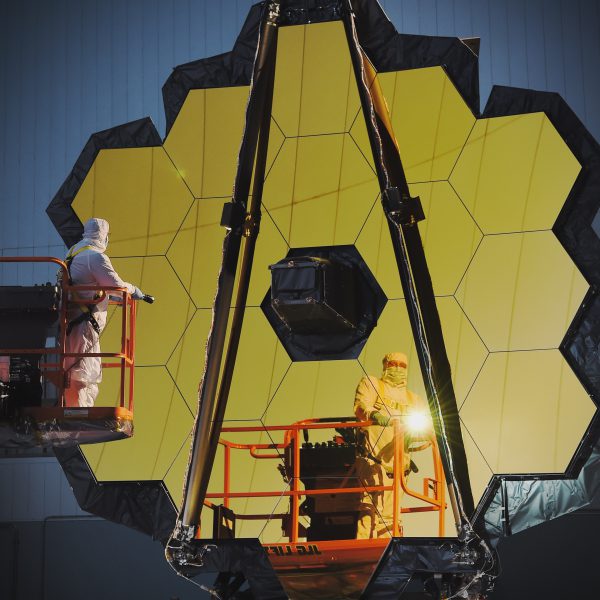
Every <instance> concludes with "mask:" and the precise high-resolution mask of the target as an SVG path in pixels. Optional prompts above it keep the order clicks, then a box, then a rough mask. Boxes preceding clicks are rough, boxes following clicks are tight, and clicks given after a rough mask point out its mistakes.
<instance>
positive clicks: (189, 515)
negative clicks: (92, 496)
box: [167, 0, 279, 562]
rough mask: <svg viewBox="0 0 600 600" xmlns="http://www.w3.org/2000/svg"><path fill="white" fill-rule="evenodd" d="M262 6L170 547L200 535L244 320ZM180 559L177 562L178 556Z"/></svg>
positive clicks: (263, 59)
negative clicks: (195, 411) (228, 218)
mask: <svg viewBox="0 0 600 600" xmlns="http://www.w3.org/2000/svg"><path fill="white" fill-rule="evenodd" d="M263 10H264V12H263V16H262V19H261V26H260V32H259V40H258V44H257V51H256V57H255V61H254V71H253V77H252V84H251V90H250V96H249V100H248V104H247V108H246V126H245V132H244V137H243V139H242V144H241V146H240V151H239V155H238V169H237V173H236V179H235V185H234V192H233V197H232V201H231V206H230V207H229V208H230V209H231V211H230V213H229V214H230V216H231V222H230V223H229V225H230V226H229V227H228V231H227V233H226V234H225V238H224V241H223V260H222V265H221V271H220V273H219V278H218V284H217V294H216V297H215V302H214V306H213V322H212V327H211V330H210V333H209V338H208V343H207V352H206V362H205V367H204V375H203V378H202V382H201V384H200V390H199V411H198V416H197V418H196V422H195V425H194V432H193V438H192V449H191V456H190V462H189V465H188V471H187V474H186V483H185V488H184V494H183V502H182V507H181V510H180V513H179V516H178V519H177V523H176V526H175V530H174V532H173V535H172V537H171V540H170V541H169V544H168V545H167V548H168V549H169V546H170V544H171V542H172V541H179V542H189V541H191V540H192V539H193V538H194V537H196V534H197V532H198V528H199V524H200V513H201V510H202V505H203V502H204V498H205V496H206V490H207V487H208V482H209V479H210V473H211V470H212V465H213V462H214V457H215V453H216V449H217V445H218V442H219V436H220V430H221V426H222V422H223V418H224V415H225V408H226V405H227V399H228V395H229V390H230V387H231V379H232V376H233V370H234V366H235V358H236V355H237V349H238V346H239V339H240V335H241V329H242V323H243V318H244V312H245V304H246V298H247V295H248V288H249V283H250V276H251V270H252V262H253V257H254V248H255V244H256V238H257V236H258V232H259V223H260V215H261V200H262V190H263V182H264V174H265V170H266V159H267V149H268V141H269V130H270V122H271V106H272V99H273V82H274V76H275V53H276V47H277V30H278V27H277V22H278V17H279V2H278V1H276V0H272V1H270V2H268V3H265V6H264V9H263ZM253 170H254V185H253V190H252V201H251V207H250V213H249V214H246V210H247V205H248V196H249V191H250V182H251V179H252V174H253ZM224 215H225V213H224ZM242 237H246V243H245V245H244V252H243V257H242V265H241V271H240V281H239V284H238V293H237V298H236V306H235V309H234V314H233V317H232V326H231V332H230V336H229V344H228V348H227V354H226V358H225V364H224V366H223V374H222V377H221V385H220V388H219V390H218V392H217V386H218V382H219V373H220V371H221V364H222V360H223V352H224V348H225V341H226V334H227V324H228V322H229V311H230V306H231V299H232V297H233V288H234V285H235V275H236V270H237V265H238V262H239V254H240V249H241V240H242ZM176 546H177V544H176ZM171 550H175V548H174V547H172V548H171ZM184 554H185V552H184ZM175 559H176V560H177V557H176V556H175ZM180 559H181V557H180ZM180 562H181V560H180Z"/></svg>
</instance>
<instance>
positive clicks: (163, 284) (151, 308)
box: [101, 256, 195, 366]
mask: <svg viewBox="0 0 600 600" xmlns="http://www.w3.org/2000/svg"><path fill="white" fill-rule="evenodd" d="M112 262H113V265H114V267H115V270H116V271H117V273H119V275H120V276H121V278H123V279H124V280H125V281H129V282H130V283H133V284H134V285H136V286H138V287H139V288H140V289H142V290H144V292H146V293H149V294H153V295H154V296H155V297H156V301H155V302H154V304H152V305H148V304H146V303H144V302H140V303H138V304H137V306H136V308H137V319H136V340H135V344H136V345H135V362H136V365H139V366H154V365H164V364H166V362H167V359H168V358H169V356H170V355H171V353H172V352H173V349H174V348H175V346H176V344H177V342H178V340H179V338H180V337H181V335H182V334H183V332H184V331H185V328H186V326H187V324H188V322H189V320H190V319H191V318H192V315H193V314H194V311H195V307H194V305H193V303H192V301H191V299H190V297H189V296H188V294H187V292H186V291H185V289H184V287H183V286H182V285H181V282H180V281H179V278H178V277H177V275H176V274H175V271H173V268H172V267H171V265H170V264H169V261H168V260H167V259H166V258H165V257H164V256H149V257H145V258H115V259H114V260H113V261H112ZM101 341H102V349H103V351H104V352H111V351H112V352H115V351H118V350H116V349H118V348H119V344H120V341H121V311H120V310H111V311H110V312H109V318H108V320H107V325H106V328H105V329H104V331H103V332H102V338H101Z"/></svg>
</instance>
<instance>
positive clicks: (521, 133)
mask: <svg viewBox="0 0 600 600" xmlns="http://www.w3.org/2000/svg"><path fill="white" fill-rule="evenodd" d="M580 170H581V165H580V164H579V163H578V162H577V160H576V159H575V157H574V156H573V154H572V152H571V151H570V150H569V148H568V146H567V145H566V144H565V142H564V140H563V139H562V138H561V137H560V135H559V134H558V132H557V131H556V129H555V128H554V126H553V125H552V123H550V121H549V119H548V117H547V116H546V115H545V114H544V113H531V114H526V115H516V116H510V117H496V118H493V119H480V120H478V121H477V123H476V124H475V127H473V131H472V132H471V135H470V136H469V139H468V140H467V143H466V145H465V148H464V150H463V152H462V154H461V155H460V159H459V160H458V162H457V164H456V168H455V169H454V171H453V173H452V176H451V177H450V182H451V183H452V185H453V186H454V189H455V190H456V191H457V193H458V195H459V196H460V197H461V199H462V200H463V202H464V203H465V206H466V207H467V208H468V209H469V211H470V212H471V214H472V215H473V217H474V218H475V220H476V221H477V223H478V224H479V226H480V227H481V229H482V230H483V232H484V233H509V232H515V231H534V230H540V229H550V228H551V227H552V225H553V224H554V221H555V220H556V217H557V216H558V213H559V211H560V209H561V208H562V206H563V204H564V203H565V201H566V199H567V196H568V194H569V192H570V190H571V188H572V187H573V184H574V183H575V179H576V178H577V175H578V174H579V171H580Z"/></svg>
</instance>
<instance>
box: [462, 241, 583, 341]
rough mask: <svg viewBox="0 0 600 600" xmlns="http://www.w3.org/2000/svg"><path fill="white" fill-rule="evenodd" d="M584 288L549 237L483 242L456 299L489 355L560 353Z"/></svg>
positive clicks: (571, 264)
mask: <svg viewBox="0 0 600 600" xmlns="http://www.w3.org/2000/svg"><path fill="white" fill-rule="evenodd" d="M587 288H588V285H587V283H586V281H585V279H584V278H583V276H582V275H581V273H580V272H579V270H578V269H577V267H576V266H575V265H574V264H573V262H572V261H571V259H570V258H569V256H568V255H567V253H566V252H565V251H564V249H563V248H562V246H561V245H560V243H559V242H558V240H557V239H556V237H555V235H554V234H553V233H552V232H551V231H540V232H529V233H515V234H504V235H494V236H486V237H485V238H484V239H483V241H482V243H481V245H480V247H479V249H478V250H477V253H476V254H475V257H474V258H473V261H472V262H471V264H470V266H469V268H468V270H467V272H466V274H465V277H464V279H463V280H462V282H461V284H460V286H459V288H458V290H457V292H456V297H457V299H458V301H459V302H460V303H461V305H462V307H463V309H464V311H465V313H466V314H467V315H468V316H469V318H470V320H471V322H472V323H473V326H474V327H475V329H477V331H478V332H479V334H480V335H481V337H482V339H483V340H484V342H485V344H486V345H487V347H488V348H489V349H490V350H532V349H543V348H558V345H559V344H560V342H561V340H562V338H563V336H564V334H565V332H566V331H567V328H568V326H569V324H570V322H571V320H572V319H573V316H574V315H575V312H576V311H577V308H578V307H579V305H580V304H581V301H582V300H583V297H584V295H585V293H586V291H587Z"/></svg>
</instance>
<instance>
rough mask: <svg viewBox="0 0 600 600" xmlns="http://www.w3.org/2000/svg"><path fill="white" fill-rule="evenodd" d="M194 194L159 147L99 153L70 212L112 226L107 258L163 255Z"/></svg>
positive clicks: (84, 219) (80, 217) (84, 218)
mask: <svg viewBox="0 0 600 600" xmlns="http://www.w3.org/2000/svg"><path fill="white" fill-rule="evenodd" d="M191 203H192V195H191V194H190V191H189V190H188V188H187V186H186V185H185V183H184V182H183V180H182V178H181V176H180V175H179V173H178V172H177V169H176V168H175V167H174V166H173V163H172V162H171V160H170V159H169V157H168V155H167V154H166V152H165V151H164V149H163V148H162V147H157V148H123V149H113V150H101V151H100V152H99V153H98V156H97V157H96V160H95V161H94V164H93V165H92V167H91V169H90V170H89V172H88V174H87V176H86V178H85V180H84V181H83V184H82V185H81V187H80V189H79V191H78V192H77V195H76V196H75V199H74V200H73V210H74V211H75V213H76V214H77V216H78V217H79V219H80V220H81V222H82V223H85V221H87V220H88V219H89V218H91V217H102V218H103V219H106V220H107V221H108V222H109V224H110V236H109V237H110V243H109V249H108V253H109V254H110V256H148V255H153V254H164V253H165V252H166V250H167V248H168V247H169V244H170V243H171V241H172V240H173V238H174V237H175V233H176V232H177V230H178V228H179V225H180V223H181V221H182V220H183V217H184V216H185V214H186V212H187V211H188V209H189V207H190V205H191Z"/></svg>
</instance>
